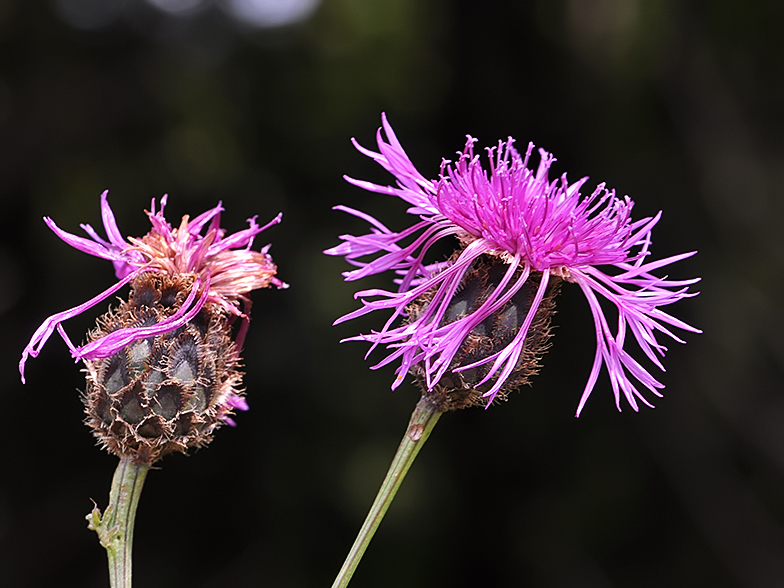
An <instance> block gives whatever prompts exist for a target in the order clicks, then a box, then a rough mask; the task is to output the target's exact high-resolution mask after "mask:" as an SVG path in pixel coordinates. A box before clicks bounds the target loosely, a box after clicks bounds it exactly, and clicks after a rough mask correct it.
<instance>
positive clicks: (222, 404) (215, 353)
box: [19, 192, 287, 588]
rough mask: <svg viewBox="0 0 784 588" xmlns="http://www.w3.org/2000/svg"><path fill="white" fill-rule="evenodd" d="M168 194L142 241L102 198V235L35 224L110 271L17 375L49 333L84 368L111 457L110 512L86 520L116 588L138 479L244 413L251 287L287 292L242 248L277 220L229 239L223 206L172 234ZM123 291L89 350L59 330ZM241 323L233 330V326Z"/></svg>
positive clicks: (127, 550)
mask: <svg viewBox="0 0 784 588" xmlns="http://www.w3.org/2000/svg"><path fill="white" fill-rule="evenodd" d="M166 201H167V197H166V196H164V197H163V198H161V200H160V209H159V210H156V202H155V200H154V199H153V201H152V205H151V207H150V211H149V212H147V216H148V217H149V219H150V223H151V224H152V229H151V230H150V232H149V233H147V234H146V235H145V236H143V237H141V238H135V237H129V238H128V239H124V238H123V237H122V234H121V233H120V231H119V229H118V228H117V224H116V222H115V219H114V214H113V212H112V209H111V207H110V206H109V202H108V200H107V193H106V192H104V193H103V194H102V195H101V216H102V219H103V225H104V229H105V231H106V238H103V237H100V236H99V235H98V233H96V231H95V230H94V229H93V228H92V227H90V226H89V225H82V229H83V230H84V231H85V233H87V235H88V237H89V238H84V237H79V236H77V235H73V234H71V233H68V232H66V231H64V230H62V229H61V228H60V227H58V226H57V225H56V224H55V223H54V221H52V220H51V219H50V218H44V221H45V222H46V224H47V225H48V226H49V228H50V229H52V231H54V233H55V234H56V235H57V236H58V237H60V238H61V239H62V240H63V241H65V242H66V243H67V244H69V245H71V246H72V247H74V248H76V249H79V250H80V251H84V252H85V253H89V254H90V255H94V256H96V257H101V258H103V259H107V260H109V261H111V262H112V263H113V264H114V268H115V274H116V275H117V279H118V281H117V283H115V284H114V285H113V286H111V287H109V288H107V289H106V290H104V291H103V292H102V293H100V294H99V295H97V296H96V297H94V298H92V299H91V300H88V301H87V302H85V303H84V304H81V305H79V306H77V307H75V308H72V309H70V310H66V311H64V312H60V313H58V314H55V315H53V316H51V317H49V318H48V319H47V320H46V321H44V323H43V324H42V325H41V326H40V327H39V328H38V330H36V332H35V333H34V334H33V337H32V339H31V340H30V343H29V344H28V345H27V347H26V348H25V350H24V352H23V353H22V359H21V361H20V362H19V371H20V373H21V376H22V381H23V382H24V380H25V378H24V368H25V363H26V361H27V359H28V358H29V357H31V356H32V357H36V356H37V355H38V354H39V352H40V351H41V348H42V347H43V345H44V344H45V343H46V341H47V340H48V339H49V337H51V335H52V334H53V333H54V331H55V330H56V331H57V332H58V333H59V334H60V336H61V337H62V338H63V340H64V341H65V343H66V345H68V347H69V349H70V350H71V355H72V356H73V357H74V359H76V360H77V361H78V360H82V361H83V362H84V365H85V368H86V369H85V371H86V373H87V389H86V391H85V393H84V395H83V398H84V403H85V408H86V412H87V421H86V422H87V424H88V425H90V427H91V428H92V430H93V433H94V435H95V436H96V437H97V438H98V440H99V442H100V443H101V444H102V445H103V446H104V447H105V448H106V449H108V450H109V451H110V452H112V453H114V454H116V455H117V456H118V457H119V458H120V463H119V465H118V466H117V470H116V471H115V474H114V479H113V481H112V489H111V493H110V497H109V498H110V500H109V506H108V507H107V508H106V510H105V511H104V513H103V514H102V513H101V511H100V510H99V509H98V508H97V507H96V508H94V509H93V511H92V512H91V513H90V514H89V515H88V516H87V520H88V523H89V524H88V526H89V528H90V529H92V530H94V531H96V532H97V533H98V537H99V539H100V541H101V544H102V545H103V546H104V547H105V548H106V550H107V553H108V558H109V575H110V580H111V585H112V587H113V588H120V587H122V588H130V587H131V575H132V574H131V547H132V538H133V527H134V520H135V516H136V506H137V504H138V500H139V496H140V493H141V489H142V486H143V484H144V479H145V477H146V473H147V471H148V469H149V468H150V466H151V465H152V463H153V462H155V461H156V460H158V459H160V458H161V457H162V456H163V455H165V454H167V453H170V452H173V451H180V452H185V451H187V449H188V448H191V447H201V446H203V445H205V444H206V443H208V442H209V441H211V439H212V433H213V431H214V430H215V429H216V428H217V427H218V426H220V425H221V424H222V423H229V424H234V423H233V421H232V420H231V417H230V415H231V414H232V412H233V411H234V410H235V409H240V410H247V404H246V402H245V399H244V397H243V390H242V388H241V384H242V373H241V371H240V370H239V367H240V357H239V355H240V351H241V349H242V344H243V340H244V337H245V334H246V331H247V328H248V324H249V322H250V307H251V301H250V297H249V294H250V292H251V291H252V290H256V289H259V288H266V287H269V286H276V287H278V288H286V287H287V285H286V284H284V283H283V282H281V281H280V280H279V279H278V278H276V277H275V273H276V267H275V264H274V263H273V262H272V258H271V257H270V255H269V253H268V249H269V246H266V247H263V248H262V249H261V250H260V251H254V250H253V249H252V248H251V247H252V246H253V241H254V239H255V237H256V236H257V235H258V234H259V233H261V232H262V231H264V230H265V229H266V228H268V227H270V226H272V225H274V224H277V223H279V222H280V220H281V215H278V216H277V217H275V218H274V219H273V220H272V221H271V222H270V223H268V224H267V225H265V226H260V225H259V224H258V223H257V222H256V217H253V218H251V219H249V220H248V224H249V226H248V228H247V229H244V230H242V231H239V232H237V233H234V234H231V235H227V234H226V231H225V230H224V229H222V228H221V226H220V213H221V212H222V211H223V207H222V206H221V204H218V205H217V206H216V207H215V208H212V209H210V210H208V211H207V212H205V213H203V214H201V215H199V216H197V217H196V218H194V219H191V218H190V217H189V216H184V217H183V218H182V221H181V222H180V224H179V226H176V227H173V226H172V225H170V224H169V223H168V221H167V220H166V217H165V216H164V209H165V207H166ZM126 284H128V285H130V294H129V295H128V297H127V299H121V300H120V303H119V305H118V306H117V307H116V308H114V309H110V310H109V311H108V312H107V313H106V314H105V315H103V316H102V317H101V318H99V319H98V324H97V326H96V327H95V328H94V329H93V330H92V331H91V332H90V333H88V335H87V342H86V343H85V344H83V345H80V346H75V345H74V344H73V343H72V342H71V340H70V338H69V337H68V336H67V335H66V333H65V330H64V329H63V326H62V323H63V322H64V321H65V320H67V319H69V318H72V317H74V316H76V315H78V314H81V313H83V312H85V311H86V310H88V309H90V308H92V307H93V306H96V305H97V304H99V303H100V302H101V301H103V300H105V299H106V298H108V297H109V296H111V295H112V294H114V293H116V292H118V291H119V290H121V289H122V288H123V287H124V286H125V285H126ZM237 321H239V325H237V324H236V323H237Z"/></svg>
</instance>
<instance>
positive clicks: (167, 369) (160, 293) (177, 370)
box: [84, 273, 244, 463]
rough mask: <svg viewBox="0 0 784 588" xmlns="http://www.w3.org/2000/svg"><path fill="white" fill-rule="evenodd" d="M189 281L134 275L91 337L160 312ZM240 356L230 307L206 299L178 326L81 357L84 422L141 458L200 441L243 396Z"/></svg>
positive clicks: (172, 305)
mask: <svg viewBox="0 0 784 588" xmlns="http://www.w3.org/2000/svg"><path fill="white" fill-rule="evenodd" d="M193 283H194V278H193V276H189V275H188V274H180V275H177V276H171V275H169V274H165V273H145V274H141V275H139V276H138V277H137V278H136V279H135V280H134V281H133V282H132V284H131V294H130V296H129V299H128V301H127V302H126V301H123V302H122V303H121V304H120V306H119V307H118V308H116V309H114V310H110V311H109V312H108V313H107V314H105V315H104V316H103V317H101V318H100V319H99V321H98V327H97V328H96V329H94V330H93V331H92V332H91V333H90V334H89V340H96V339H99V338H101V337H104V336H106V335H107V334H109V333H113V332H116V331H118V330H119V329H123V328H128V327H131V328H139V327H145V326H152V325H155V324H157V323H159V322H161V321H162V320H165V319H166V318H168V317H170V316H172V315H173V314H174V313H175V312H176V311H177V309H178V308H179V307H180V306H181V305H182V304H183V301H184V300H185V299H186V297H187V295H188V293H189V292H190V291H191V289H192V287H193ZM231 318H233V317H231ZM238 361H239V357H238V352H237V349H236V347H235V344H234V342H233V341H232V337H231V325H230V321H229V316H228V313H227V312H226V311H225V310H224V309H223V308H222V307H221V306H219V305H218V304H214V303H206V304H205V305H204V306H203V308H202V309H201V310H200V311H199V313H198V314H197V315H196V316H195V317H194V318H193V319H192V320H191V321H190V322H188V323H187V324H186V325H185V326H183V327H180V328H178V329H175V330H172V331H169V332H166V333H163V334H159V335H155V336H152V337H149V338H146V339H138V340H136V341H133V342H132V343H130V344H128V345H127V346H125V347H123V348H122V349H121V350H120V351H119V352H117V353H115V354H114V355H111V356H110V357H106V358H100V359H92V360H85V364H86V366H87V370H86V371H87V390H86V393H85V395H84V402H85V406H86V412H87V415H88V417H87V424H88V425H90V427H92V429H93V433H94V435H95V436H96V437H97V439H98V440H99V442H100V443H101V445H103V446H104V447H105V448H106V449H107V450H108V451H110V452H111V453H114V454H116V455H120V456H122V455H130V456H132V457H133V458H134V459H135V460H137V461H139V462H144V463H152V462H154V461H156V460H157V459H159V458H160V457H162V456H163V455H165V454H166V453H170V452H172V451H180V452H185V451H187V449H188V448H190V447H200V446H203V445H205V444H206V443H209V442H210V441H211V440H212V432H213V430H214V429H215V428H216V427H218V426H220V425H221V424H222V423H223V422H225V420H226V418H227V416H228V414H230V413H231V412H232V410H233V408H234V407H238V406H242V405H243V403H244V401H243V400H242V398H241V391H240V390H239V389H238V388H239V386H240V385H241V382H242V374H241V372H239V371H238V369H237V368H238Z"/></svg>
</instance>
